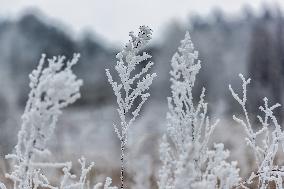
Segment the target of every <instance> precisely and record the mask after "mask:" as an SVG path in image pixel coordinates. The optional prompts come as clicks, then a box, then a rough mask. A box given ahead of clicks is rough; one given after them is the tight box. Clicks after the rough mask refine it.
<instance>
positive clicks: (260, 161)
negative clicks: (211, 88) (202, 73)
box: [229, 74, 284, 189]
mask: <svg viewBox="0 0 284 189" xmlns="http://www.w3.org/2000/svg"><path fill="white" fill-rule="evenodd" d="M239 76H240V78H241V80H242V82H243V84H242V87H243V97H242V99H241V98H240V97H239V95H238V94H236V93H235V91H234V90H233V89H232V87H231V85H229V90H230V91H231V93H232V96H233V97H234V98H235V100H236V101H237V102H238V103H239V104H240V105H241V107H242V110H243V112H244V118H245V120H243V119H241V118H237V117H236V116H235V115H234V116H233V119H234V120H235V121H236V122H237V123H239V124H240V125H242V126H243V127H244V130H245V132H246V135H247V138H246V141H247V145H248V146H249V147H250V148H251V149H252V150H253V152H254V155H255V159H256V164H257V172H256V173H254V172H252V173H251V176H250V177H249V179H248V180H247V181H244V182H242V185H245V184H251V183H252V182H253V180H254V179H257V180H258V187H259V188H267V187H268V184H269V182H274V183H275V185H276V188H277V189H280V188H282V182H283V176H284V172H283V170H284V168H283V166H278V165H274V159H275V156H276V153H277V151H278V149H279V145H280V144H282V145H283V142H284V140H283V139H284V138H283V136H284V135H283V131H282V130H281V127H280V125H279V123H278V121H277V118H276V117H275V116H274V114H273V110H275V109H276V108H278V107H280V106H281V105H280V104H279V103H276V104H275V105H272V106H269V105H268V99H267V98H266V97H265V98H264V99H263V101H264V105H263V106H260V107H259V109H260V111H261V112H263V114H264V116H263V117H261V116H260V115H257V118H258V120H259V122H260V124H261V126H262V128H261V129H259V130H257V131H254V130H253V128H252V125H251V122H250V119H249V114H248V112H247V109H246V102H247V85H248V84H249V83H250V79H247V80H246V79H245V78H244V77H243V75H242V74H239ZM260 135H263V136H264V139H263V140H262V143H257V142H256V141H257V138H258V137H259V136H260Z"/></svg>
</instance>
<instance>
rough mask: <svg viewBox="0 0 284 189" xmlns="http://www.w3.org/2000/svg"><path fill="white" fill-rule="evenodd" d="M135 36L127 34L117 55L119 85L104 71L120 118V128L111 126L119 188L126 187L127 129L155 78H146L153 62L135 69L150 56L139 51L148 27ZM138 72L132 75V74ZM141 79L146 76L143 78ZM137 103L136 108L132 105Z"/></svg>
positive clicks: (149, 33) (147, 95) (147, 35)
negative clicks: (117, 153) (115, 141)
mask: <svg viewBox="0 0 284 189" xmlns="http://www.w3.org/2000/svg"><path fill="white" fill-rule="evenodd" d="M139 29H140V31H139V33H138V35H137V36H136V35H134V33H133V32H130V34H129V36H130V37H131V39H130V41H129V42H128V43H127V44H126V45H125V47H124V48H123V50H122V51H121V52H119V53H118V54H117V55H116V58H117V59H118V60H117V64H116V66H115V69H116V71H117V73H118V76H119V78H120V82H121V83H118V82H116V81H113V78H112V75H111V74H110V72H109V70H108V69H106V75H107V77H108V81H109V83H110V84H111V85H112V88H113V91H114V94H115V95H116V97H117V104H118V109H117V111H118V114H119V117H120V120H121V122H120V127H117V126H116V125H114V130H115V132H116V134H117V136H118V138H119V140H120V148H121V156H120V160H121V171H120V180H121V188H124V187H125V184H124V175H125V174H124V172H125V149H126V145H127V140H128V129H129V127H130V126H131V125H132V124H133V122H134V121H135V119H136V118H137V116H138V115H139V112H140V110H141V107H142V105H143V104H144V103H145V101H146V100H147V99H148V97H149V96H150V94H149V93H148V92H147V90H148V89H149V87H150V85H151V84H152V81H153V79H154V77H156V74H155V73H153V74H148V73H147V72H148V70H149V69H150V68H151V67H152V66H153V64H154V63H153V62H148V63H147V64H146V66H145V67H144V68H142V70H137V65H139V63H141V62H142V61H146V60H147V59H149V58H151V55H149V54H147V53H146V52H143V53H142V55H140V54H139V53H140V51H141V50H142V49H143V48H145V45H146V44H147V43H148V42H149V40H150V39H151V35H152V30H151V29H150V28H149V27H147V26H140V28H139ZM135 71H138V74H136V75H134V74H133V72H135ZM143 75H145V76H144V77H143ZM135 103H138V105H137V106H135V105H134V104H135Z"/></svg>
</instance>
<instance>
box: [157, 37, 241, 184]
mask: <svg viewBox="0 0 284 189" xmlns="http://www.w3.org/2000/svg"><path fill="white" fill-rule="evenodd" d="M171 66H172V70H171V71H170V74H171V78H170V81H171V83H172V84H171V92H172V96H171V97H169V98H168V106H169V112H168V114H167V125H168V128H167V131H168V132H167V135H165V136H164V137H163V141H162V144H161V146H160V158H161V161H162V164H163V165H162V168H161V169H160V171H159V183H158V185H159V189H185V188H193V189H195V188H196V189H197V188H208V189H215V188H222V189H229V188H231V187H232V186H234V185H236V184H237V183H238V181H239V173H238V172H239V170H238V169H237V168H236V163H235V162H232V163H228V162H226V159H227V158H228V156H229V152H228V151H226V150H224V145H223V144H215V145H214V150H209V149H208V142H209V138H210V136H211V134H212V132H213V130H214V128H215V126H216V124H217V123H218V121H217V122H216V123H214V124H210V121H209V116H208V114H207V103H206V102H204V96H205V89H203V90H202V92H201V95H200V100H199V102H198V103H197V105H195V103H194V98H193V93H192V90H193V87H194V84H195V79H196V75H197V74H198V73H199V70H200V68H201V64H200V61H199V60H198V52H197V51H195V50H194V45H193V43H192V41H191V38H190V36H189V33H188V32H187V33H186V35H185V38H184V39H183V40H182V41H181V45H180V47H179V48H178V51H177V52H176V53H175V54H174V56H173V58H172V61H171ZM169 141H171V142H172V145H170V142H169Z"/></svg>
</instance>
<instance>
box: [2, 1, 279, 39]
mask: <svg viewBox="0 0 284 189" xmlns="http://www.w3.org/2000/svg"><path fill="white" fill-rule="evenodd" d="M263 2H266V3H267V2H270V3H276V2H277V3H278V4H279V5H281V6H282V7H283V6H284V1H283V0H0V3H1V4H0V15H1V16H7V17H11V16H12V17H14V18H15V17H16V16H17V15H19V13H21V12H22V11H23V10H25V8H27V7H34V8H38V9H39V10H40V11H42V12H43V13H44V14H46V15H48V16H49V17H50V18H52V19H53V18H54V19H56V20H58V21H60V22H61V23H64V24H65V25H67V26H68V27H69V28H72V30H73V31H74V32H76V33H78V32H79V31H82V30H84V29H86V28H89V29H91V30H94V31H96V32H97V33H98V34H99V35H101V36H102V37H104V38H106V39H107V40H109V41H112V42H122V41H125V40H127V39H128V36H127V34H128V31H130V30H134V29H136V28H137V27H138V26H139V25H142V24H147V25H149V26H150V27H151V28H153V30H154V31H158V32H159V31H161V26H163V25H164V24H165V23H167V22H168V21H169V20H171V19H173V18H176V19H178V20H181V21H182V20H184V19H185V18H186V17H187V16H188V15H189V14H191V13H201V14H207V13H208V12H209V11H210V10H211V9H212V8H214V7H220V8H222V9H223V10H224V11H225V12H230V13H236V12H238V11H239V10H240V9H241V8H242V7H243V5H244V4H249V5H251V6H252V7H253V8H254V9H258V8H259V7H260V6H261V4H263Z"/></svg>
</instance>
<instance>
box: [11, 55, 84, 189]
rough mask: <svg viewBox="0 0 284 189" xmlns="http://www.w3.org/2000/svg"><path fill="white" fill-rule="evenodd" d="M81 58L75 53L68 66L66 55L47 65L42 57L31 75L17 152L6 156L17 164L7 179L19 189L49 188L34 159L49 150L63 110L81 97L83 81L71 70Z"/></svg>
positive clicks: (53, 59) (50, 60)
mask: <svg viewBox="0 0 284 189" xmlns="http://www.w3.org/2000/svg"><path fill="white" fill-rule="evenodd" d="M78 59H79V54H74V56H73V58H72V60H70V61H67V62H66V63H65V61H64V60H65V57H64V56H58V57H54V58H52V59H48V60H47V62H48V63H46V61H45V55H42V58H41V60H40V62H39V65H38V67H37V68H36V69H35V70H33V71H32V73H31V74H30V75H29V78H30V84H29V86H30V88H31V91H30V93H29V98H28V101H27V104H26V107H25V111H24V114H23V116H22V125H21V129H20V131H19V133H18V143H17V145H16V146H15V153H14V154H10V155H7V156H6V158H8V159H13V160H14V161H15V166H14V170H13V172H12V173H11V174H7V176H8V177H9V178H11V179H12V180H13V181H14V182H15V183H17V187H18V188H19V189H26V188H32V186H31V185H34V184H35V186H37V185H38V186H45V185H46V186H45V187H47V184H48V183H47V182H45V180H46V179H44V177H43V176H42V175H41V174H40V173H39V170H38V169H35V167H34V166H33V163H34V162H33V161H34V156H35V155H36V154H42V153H44V152H46V151H47V149H46V142H47V141H48V139H49V138H50V136H51V135H52V133H53V131H54V128H55V126H56V123H57V120H58V116H59V115H60V114H61V111H62V108H64V107H66V106H68V105H69V104H72V103H74V102H75V101H76V100H77V99H78V98H79V97H80V91H79V90H80V87H81V85H82V80H80V79H77V76H76V75H75V74H74V73H73V71H72V67H73V65H75V64H76V63H77V62H78ZM35 178H38V179H37V180H35ZM49 187H50V188H51V186H49Z"/></svg>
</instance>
